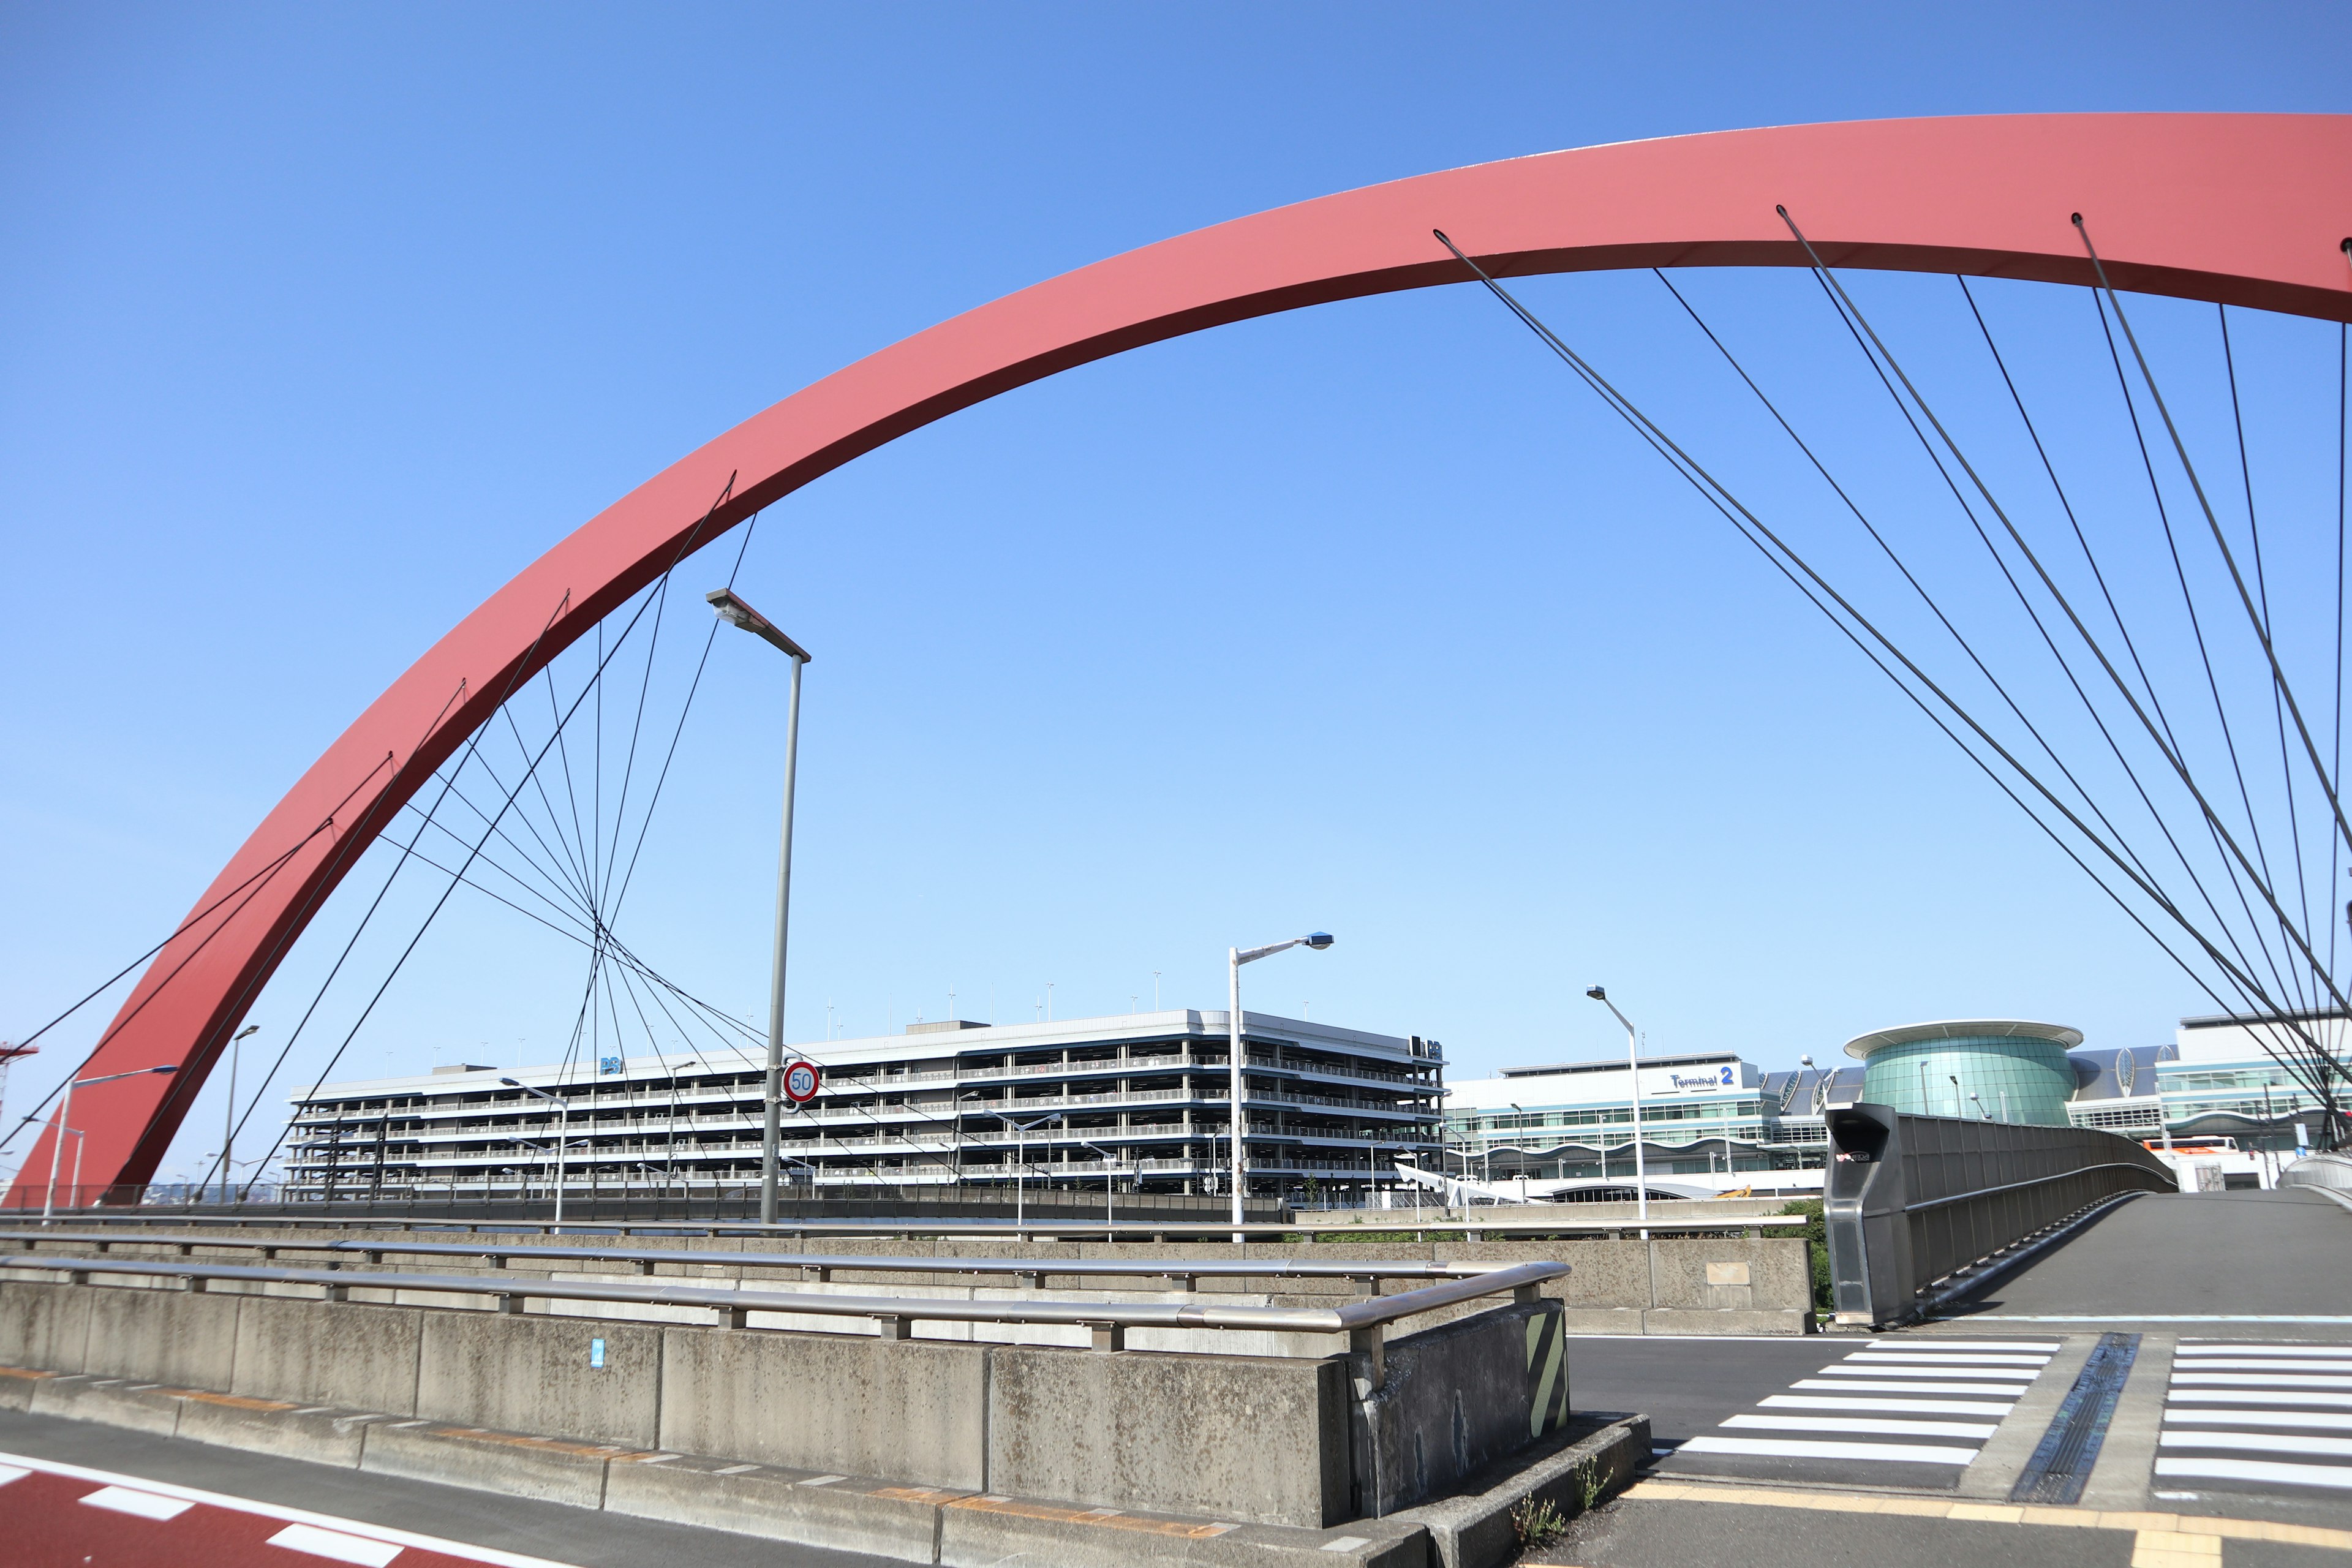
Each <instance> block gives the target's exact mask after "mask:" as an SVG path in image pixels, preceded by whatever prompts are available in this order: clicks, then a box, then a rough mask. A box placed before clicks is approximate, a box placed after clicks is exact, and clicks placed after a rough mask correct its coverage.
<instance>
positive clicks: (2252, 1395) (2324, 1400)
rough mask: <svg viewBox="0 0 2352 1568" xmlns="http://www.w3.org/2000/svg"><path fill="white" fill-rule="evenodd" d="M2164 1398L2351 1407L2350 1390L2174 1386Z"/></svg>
mask: <svg viewBox="0 0 2352 1568" xmlns="http://www.w3.org/2000/svg"><path fill="white" fill-rule="evenodd" d="M2164 1399H2165V1403H2166V1404H2168V1405H2319V1406H2321V1407H2323V1408H2325V1409H2329V1410H2352V1394H2278V1393H2273V1392H2272V1391H2271V1390H2268V1389H2262V1388H2176V1389H2174V1390H2172V1391H2171V1392H2170V1393H2168V1394H2166V1395H2165V1396H2164Z"/></svg>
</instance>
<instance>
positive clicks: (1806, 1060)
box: [1797, 1057, 1813, 1068]
mask: <svg viewBox="0 0 2352 1568" xmlns="http://www.w3.org/2000/svg"><path fill="white" fill-rule="evenodd" d="M1797 1065H1798V1066H1799V1067H1801V1068H1809V1067H1811V1066H1812V1065H1813V1058H1811V1057H1799V1058H1797Z"/></svg>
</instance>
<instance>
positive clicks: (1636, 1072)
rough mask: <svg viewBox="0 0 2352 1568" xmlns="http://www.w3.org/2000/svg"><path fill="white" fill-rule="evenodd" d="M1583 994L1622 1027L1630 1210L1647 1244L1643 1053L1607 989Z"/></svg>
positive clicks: (1595, 988) (1592, 989)
mask: <svg viewBox="0 0 2352 1568" xmlns="http://www.w3.org/2000/svg"><path fill="white" fill-rule="evenodd" d="M1584 994H1586V995H1587V996H1590V997H1591V998H1592V999H1593V1000H1594V1001H1595V1002H1598V1003H1600V1004H1601V1005H1602V1006H1603V1007H1606V1008H1608V1009H1609V1011H1610V1012H1612V1013H1615V1014H1616V1016H1617V1021H1618V1022H1619V1023H1621V1024H1622V1025H1624V1026H1625V1065H1626V1067H1627V1068H1628V1069H1630V1070H1629V1071H1628V1072H1627V1074H1626V1078H1627V1080H1628V1081H1629V1082H1630V1083H1631V1084H1632V1085H1633V1211H1634V1217H1635V1220H1636V1221H1637V1223H1639V1224H1640V1225H1641V1226H1643V1231H1642V1239H1643V1241H1647V1240H1649V1239H1650V1232H1649V1230H1648V1228H1647V1227H1648V1226H1649V1223H1650V1177H1649V1168H1648V1166H1647V1165H1646V1164H1644V1163H1643V1158H1642V1054H1641V1040H1640V1037H1639V1036H1637V1035H1635V1034H1634V1032H1633V1019H1631V1018H1628V1017H1627V1016H1625V1015H1624V1014H1622V1013H1618V1012H1617V1004H1616V1003H1614V1002H1612V1001H1611V1000H1609V988H1608V987H1607V986H1605V985H1595V986H1591V987H1590V988H1589V989H1587V990H1586V992H1585V993H1584Z"/></svg>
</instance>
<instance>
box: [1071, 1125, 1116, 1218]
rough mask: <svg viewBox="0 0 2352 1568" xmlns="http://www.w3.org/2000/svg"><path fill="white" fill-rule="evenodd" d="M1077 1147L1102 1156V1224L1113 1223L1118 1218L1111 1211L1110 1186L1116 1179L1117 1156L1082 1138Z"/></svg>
mask: <svg viewBox="0 0 2352 1568" xmlns="http://www.w3.org/2000/svg"><path fill="white" fill-rule="evenodd" d="M1078 1147H1079V1148H1081V1149H1090V1150H1092V1151H1093V1152H1096V1153H1097V1154H1100V1155H1101V1156H1102V1158H1103V1224H1105V1225H1115V1224H1117V1223H1118V1220H1117V1218H1116V1216H1115V1215H1113V1214H1112V1213H1111V1206H1110V1205H1111V1187H1112V1184H1113V1183H1115V1182H1117V1181H1118V1156H1117V1155H1115V1154H1113V1153H1112V1152H1110V1151H1109V1150H1108V1149H1106V1148H1104V1147H1103V1146H1102V1145H1101V1144H1099V1143H1088V1142H1085V1141H1084V1140H1083V1139H1081V1140H1080V1141H1079V1143H1078Z"/></svg>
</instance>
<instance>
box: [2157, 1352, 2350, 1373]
mask: <svg viewBox="0 0 2352 1568" xmlns="http://www.w3.org/2000/svg"><path fill="white" fill-rule="evenodd" d="M2183 1371H2197V1373H2352V1361H2347V1359H2338V1361H2328V1359H2316V1361H2305V1359H2288V1356H2200V1359H2197V1361H2188V1363H2183Z"/></svg>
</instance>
